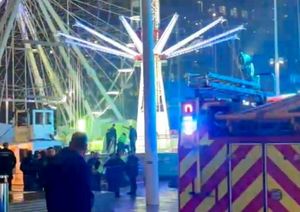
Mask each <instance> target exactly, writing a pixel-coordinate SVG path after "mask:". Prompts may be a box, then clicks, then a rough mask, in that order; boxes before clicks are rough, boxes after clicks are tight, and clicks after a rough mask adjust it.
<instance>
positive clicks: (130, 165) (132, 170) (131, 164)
mask: <svg viewBox="0 0 300 212" xmlns="http://www.w3.org/2000/svg"><path fill="white" fill-rule="evenodd" d="M138 164H139V159H138V158H137V157H136V156H135V154H134V153H133V152H132V153H131V154H130V155H129V156H128V157H127V161H126V173H127V176H128V178H129V183H130V191H129V192H128V193H127V194H129V195H132V196H135V195H136V189H137V185H136V178H137V176H138V169H139V167H138Z"/></svg>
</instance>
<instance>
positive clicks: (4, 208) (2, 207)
mask: <svg viewBox="0 0 300 212" xmlns="http://www.w3.org/2000/svg"><path fill="white" fill-rule="evenodd" d="M7 178H8V176H6V175H0V212H8V205H9V186H8V179H7Z"/></svg>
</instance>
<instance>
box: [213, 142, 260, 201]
mask: <svg viewBox="0 0 300 212" xmlns="http://www.w3.org/2000/svg"><path fill="white" fill-rule="evenodd" d="M238 147H239V145H233V146H232V150H233V151H232V152H234V151H236V150H237V148H238ZM261 154H262V152H261V148H260V146H258V145H257V146H253V148H252V149H251V150H250V152H249V153H248V154H247V155H246V157H245V159H242V160H241V161H240V162H239V164H238V165H237V166H236V167H235V168H234V170H233V171H232V186H234V185H235V184H236V183H237V182H238V181H239V180H240V178H241V177H242V176H243V175H244V174H245V173H247V171H248V170H249V169H250V168H251V167H252V166H253V164H254V163H255V162H256V161H257V160H259V159H260V158H261ZM218 190H219V198H220V199H221V198H223V197H224V195H226V193H227V178H225V179H223V180H222V182H221V183H220V184H219V188H218Z"/></svg>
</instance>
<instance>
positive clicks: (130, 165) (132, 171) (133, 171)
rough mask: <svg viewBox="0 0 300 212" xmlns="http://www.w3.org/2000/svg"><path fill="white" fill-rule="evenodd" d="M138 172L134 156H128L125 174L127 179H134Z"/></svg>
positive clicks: (137, 161)
mask: <svg viewBox="0 0 300 212" xmlns="http://www.w3.org/2000/svg"><path fill="white" fill-rule="evenodd" d="M138 170H139V159H138V158H137V157H136V156H135V155H129V156H128V157H127V161H126V173H127V175H128V177H136V176H137V175H138Z"/></svg>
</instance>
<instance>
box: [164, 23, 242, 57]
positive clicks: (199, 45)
mask: <svg viewBox="0 0 300 212" xmlns="http://www.w3.org/2000/svg"><path fill="white" fill-rule="evenodd" d="M244 29H245V27H244V26H243V25H240V26H238V27H236V28H234V29H231V30H228V31H226V32H224V33H221V34H219V35H216V36H214V37H212V38H209V39H207V40H204V41H199V42H196V43H195V44H193V45H190V46H188V47H185V48H182V49H179V50H178V51H175V52H173V53H169V54H166V57H168V58H170V57H175V56H178V55H182V54H187V53H190V52H193V51H197V50H198V49H200V48H202V46H203V45H207V44H208V45H211V43H212V42H214V41H216V40H219V39H222V38H223V37H226V36H230V35H232V34H234V33H237V32H239V31H241V30H244Z"/></svg>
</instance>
